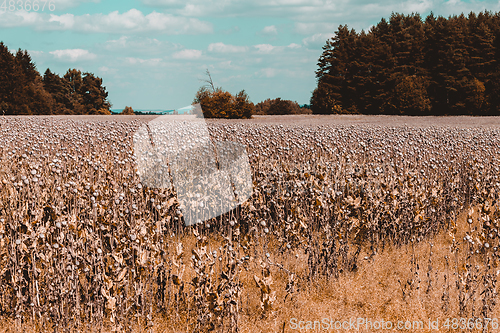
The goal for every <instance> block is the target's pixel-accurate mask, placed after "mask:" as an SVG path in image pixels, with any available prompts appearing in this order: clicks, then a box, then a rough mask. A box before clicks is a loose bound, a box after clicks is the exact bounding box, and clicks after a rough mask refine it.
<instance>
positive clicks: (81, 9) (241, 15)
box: [0, 0, 500, 109]
mask: <svg viewBox="0 0 500 333" xmlns="http://www.w3.org/2000/svg"><path fill="white" fill-rule="evenodd" d="M2 2H4V0H0V4H1V3H2ZM28 2H30V1H28V0H22V4H23V5H25V6H26V5H27V3H28ZM44 2H45V1H42V0H39V1H38V5H39V8H38V11H34V10H33V9H31V10H30V11H26V10H25V9H19V4H20V3H21V1H17V0H16V6H15V8H13V7H11V8H10V9H13V10H9V7H8V6H9V1H8V0H7V1H6V2H5V3H4V5H7V8H5V7H3V8H1V9H0V40H2V41H3V42H4V43H5V44H6V45H7V46H8V47H9V48H10V49H12V50H17V49H18V48H21V49H23V50H24V49H26V50H28V51H29V52H30V54H31V55H32V58H33V60H34V61H35V63H36V65H37V68H38V70H39V71H40V73H41V74H43V72H45V70H46V69H47V68H50V69H51V70H52V71H54V72H56V73H59V74H61V75H63V74H64V73H65V72H66V71H67V70H68V68H78V69H80V70H82V71H86V72H92V73H94V74H96V75H97V76H99V77H101V78H103V81H104V85H105V86H106V88H107V90H108V92H109V100H110V102H111V103H112V104H113V108H115V109H122V108H124V107H125V106H126V105H127V106H132V107H133V108H135V109H174V108H180V107H182V106H186V105H189V104H191V102H192V101H193V98H194V96H195V94H196V91H197V90H198V89H199V87H200V86H202V85H203V82H202V81H201V80H203V79H205V78H206V76H205V71H206V69H208V70H209V71H210V73H211V74H212V78H213V80H214V83H215V84H216V86H219V87H222V88H223V89H225V90H228V91H229V92H231V93H237V92H238V91H240V90H242V89H245V90H246V91H247V93H248V95H249V96H250V99H251V100H252V101H253V102H254V103H258V102H260V101H262V100H264V99H266V98H276V97H281V98H283V99H291V100H294V101H297V102H298V103H299V104H304V103H309V98H310V96H311V92H312V91H313V90H314V88H315V85H316V80H315V76H314V72H315V70H316V68H317V67H316V63H317V60H318V58H319V56H320V55H321V52H322V49H321V47H322V46H323V45H324V44H325V41H326V39H328V38H329V37H331V36H333V33H334V32H335V31H336V30H337V28H338V26H339V25H341V24H342V25H343V24H347V25H348V26H349V27H351V28H354V29H356V31H360V30H361V29H365V30H367V29H369V28H370V26H371V25H373V24H376V23H377V22H379V21H380V19H381V18H382V17H385V18H389V16H390V15H391V12H399V13H404V14H410V13H412V12H418V13H420V14H421V15H422V16H424V17H425V16H426V15H427V14H428V13H430V11H433V12H434V13H435V14H437V15H443V16H446V17H447V16H449V15H453V14H460V13H462V12H464V13H465V14H467V13H469V12H470V11H475V12H479V11H482V10H485V9H486V10H491V11H493V12H496V11H500V1H467V2H466V1H460V0H449V1H438V0H408V1H404V2H398V1H393V0H380V1H373V2H370V1H364V0H354V1H347V0H253V1H243V0H218V1H213V0H122V1H110V0H87V1H85V0H80V1H78V0H53V1H51V2H50V3H49V2H46V3H45V8H44V10H43V11H42V6H43V4H44ZM31 4H33V1H31ZM49 4H51V6H50V9H53V11H51V10H50V9H49ZM25 8H26V7H25ZM28 9H29V8H28Z"/></svg>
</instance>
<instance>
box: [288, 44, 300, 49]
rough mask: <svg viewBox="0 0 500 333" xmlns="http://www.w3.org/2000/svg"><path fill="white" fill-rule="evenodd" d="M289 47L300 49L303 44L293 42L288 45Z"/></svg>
mask: <svg viewBox="0 0 500 333" xmlns="http://www.w3.org/2000/svg"><path fill="white" fill-rule="evenodd" d="M287 47H288V48H289V49H300V48H301V47H302V46H301V45H299V44H295V43H291V44H290V45H288V46H287Z"/></svg>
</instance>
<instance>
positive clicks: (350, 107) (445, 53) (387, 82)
mask: <svg viewBox="0 0 500 333" xmlns="http://www.w3.org/2000/svg"><path fill="white" fill-rule="evenodd" d="M499 57H500V13H495V14H493V13H491V12H488V11H486V12H481V13H479V14H477V15H476V14H474V13H470V14H469V15H468V16H465V15H463V14H462V15H459V16H456V15H455V16H450V17H449V18H444V17H442V16H438V17H436V16H435V15H434V14H433V13H431V14H430V15H428V16H427V17H426V18H425V20H423V19H422V18H421V17H420V15H419V14H411V15H402V14H397V13H393V14H392V15H391V17H390V19H389V20H385V19H382V20H381V21H380V22H379V23H378V24H377V25H376V26H373V27H372V28H370V30H369V31H368V32H365V31H361V32H360V33H356V31H355V30H354V29H349V28H348V27H347V25H341V26H339V28H338V31H336V32H335V35H334V37H332V38H331V39H329V40H328V41H327V42H326V44H325V46H324V47H323V53H322V55H321V56H320V58H319V60H318V70H317V71H316V78H317V82H318V84H317V87H316V89H315V90H314V92H313V94H312V97H311V109H312V112H313V113H315V114H331V113H362V114H405V115H500V63H499V61H498V59H500V58H499Z"/></svg>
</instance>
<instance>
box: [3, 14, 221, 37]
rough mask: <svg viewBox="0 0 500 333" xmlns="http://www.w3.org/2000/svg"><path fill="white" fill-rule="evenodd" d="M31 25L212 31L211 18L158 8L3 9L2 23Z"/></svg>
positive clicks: (131, 30) (97, 29)
mask: <svg viewBox="0 0 500 333" xmlns="http://www.w3.org/2000/svg"><path fill="white" fill-rule="evenodd" d="M19 26H31V27H33V28H35V29H36V30H72V31H78V32H91V33H126V32H129V33H137V32H154V31H156V32H161V33H165V34H171V35H177V34H204V33H212V32H213V26H212V24H211V23H209V22H204V21H200V20H198V19H195V18H187V17H179V16H173V15H171V14H163V13H157V12H155V11H153V12H151V13H149V14H147V15H144V14H143V13H142V12H141V11H140V10H137V9H130V10H129V11H127V12H124V13H120V12H118V11H113V12H111V13H109V14H84V15H80V16H76V15H73V14H62V15H55V14H47V13H41V12H25V11H16V12H4V13H0V27H19Z"/></svg>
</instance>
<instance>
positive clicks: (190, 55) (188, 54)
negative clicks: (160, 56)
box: [172, 49, 202, 60]
mask: <svg viewBox="0 0 500 333" xmlns="http://www.w3.org/2000/svg"><path fill="white" fill-rule="evenodd" d="M201 55H202V52H201V51H200V50H189V49H186V50H182V51H179V52H176V53H174V54H173V55H172V57H173V58H174V59H184V60H193V59H198V58H201Z"/></svg>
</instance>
